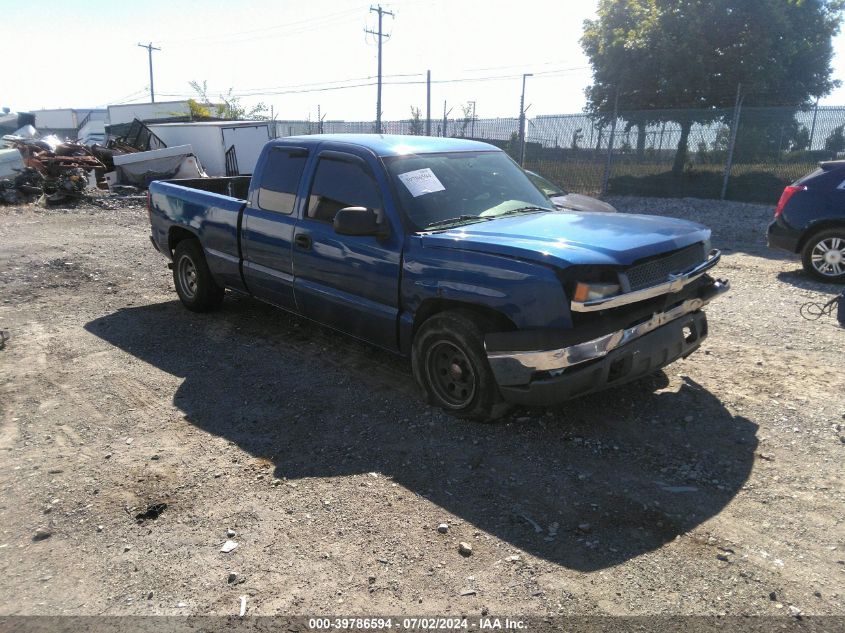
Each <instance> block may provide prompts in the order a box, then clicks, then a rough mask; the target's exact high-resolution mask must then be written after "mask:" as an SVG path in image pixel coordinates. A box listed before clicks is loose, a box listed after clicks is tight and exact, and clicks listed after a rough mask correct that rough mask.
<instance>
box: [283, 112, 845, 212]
mask: <svg viewBox="0 0 845 633" xmlns="http://www.w3.org/2000/svg"><path fill="white" fill-rule="evenodd" d="M425 126H426V121H425V119H422V120H401V121H383V122H382V129H383V132H384V133H385V134H424V133H425ZM374 129H375V124H374V123H373V122H372V121H323V122H322V123H317V122H312V121H277V122H276V132H277V135H278V136H293V135H303V134H318V133H326V134H329V133H347V134H362V133H372V132H373V131H374ZM843 129H845V107H838V106H837V107H833V106H824V107H815V108H809V109H798V108H793V107H781V106H779V107H742V106H741V105H740V106H739V107H738V108H726V109H706V110H648V111H636V112H619V113H618V116H617V117H616V120H615V121H614V120H613V117H612V116H608V117H605V118H602V117H597V116H590V115H588V114H562V115H544V116H537V117H534V118H530V119H527V120H526V130H525V168H526V169H531V170H533V171H536V172H538V173H540V174H542V175H543V176H545V177H546V178H548V179H549V180H552V181H553V182H555V183H557V184H558V185H560V186H561V187H562V188H563V189H565V190H567V191H577V192H579V193H585V194H589V195H634V196H662V197H687V196H689V197H697V198H720V197H724V198H727V199H730V200H744V201H754V202H764V203H772V204H774V203H775V202H776V201H777V199H778V197H779V196H780V193H781V191H782V190H783V188H784V187H785V186H786V185H788V184H790V183H791V182H793V181H795V180H796V179H797V178H799V177H801V176H803V175H804V174H806V173H807V172H809V171H812V170H813V169H815V168H816V167H817V165H818V163H819V162H820V161H825V160H834V159H836V158H838V157H840V156H842V155H843V153H845V133H843ZM431 134H432V135H433V136H451V137H463V138H471V139H476V140H480V141H485V142H487V143H491V144H493V145H496V146H497V147H500V148H502V149H504V150H505V151H507V152H508V153H509V154H510V155H511V156H512V157H513V158H514V159H516V160H519V156H520V149H521V147H520V141H519V119H518V118H516V117H514V118H497V119H471V118H463V119H445V118H441V119H432V121H431ZM684 137H686V143H685V145H686V151H683V150H681V151H679V149H678V148H679V145H680V146H681V147H683V145H684V143H681V141H682V140H683V139H684Z"/></svg>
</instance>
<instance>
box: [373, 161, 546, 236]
mask: <svg viewBox="0 0 845 633" xmlns="http://www.w3.org/2000/svg"><path fill="white" fill-rule="evenodd" d="M385 165H386V166H387V171H388V172H389V174H390V177H391V179H392V180H393V182H394V184H395V187H396V191H397V192H398V194H399V201H400V203H401V205H402V209H403V210H404V212H405V215H406V216H407V218H408V220H410V223H411V224H412V225H413V226H414V228H415V229H416V230H423V229H426V228H434V227H436V228H444V227H446V226H449V225H456V224H469V223H472V222H483V221H485V220H489V219H493V218H494V217H496V216H499V215H504V214H510V213H521V212H536V211H553V210H554V207H553V205H552V204H551V202H550V201H549V200H548V198H546V197H545V196H544V195H543V194H542V193H541V192H540V191H539V190H538V189H537V187H535V186H534V185H533V184H531V181H530V180H528V176H526V175H525V172H523V171H522V169H520V168H519V167H518V166H517V164H516V163H514V162H513V161H512V160H511V159H510V158H509V157H508V155H507V154H505V153H504V152H496V151H492V152H451V153H443V154H413V155H410V156H395V157H389V158H385Z"/></svg>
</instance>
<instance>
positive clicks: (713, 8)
mask: <svg viewBox="0 0 845 633" xmlns="http://www.w3.org/2000/svg"><path fill="white" fill-rule="evenodd" d="M843 4H845V3H844V2H843V0H753V1H751V0H746V1H738V0H708V1H707V2H703V1H692V0H600V1H599V7H598V17H597V18H596V19H595V20H587V21H586V22H585V24H584V34H583V36H582V38H581V45H582V47H583V49H584V52H585V53H586V54H587V56H588V57H589V58H590V63H591V64H592V67H593V84H592V85H591V86H590V87H589V88H587V91H586V94H587V100H588V106H587V110H588V111H589V112H590V113H591V114H593V115H594V116H595V117H597V118H598V119H599V120H602V121H604V122H605V123H607V122H609V120H610V117H611V113H612V112H613V109H614V102H615V101H616V100H617V99H618V109H619V111H620V113H621V116H622V117H623V118H625V119H626V120H627V121H628V124H629V126H630V125H635V126H637V127H638V128H639V130H638V131H639V132H640V134H638V146H639V145H640V143H639V139H644V135H643V134H642V131H643V128H644V126H645V125H646V124H649V123H656V122H659V121H674V122H676V123H678V124H679V125H680V127H681V134H680V139H679V141H678V146H677V151H676V153H675V161H674V165H673V169H672V170H673V172H674V173H676V174H680V173H681V172H682V171H683V168H684V165H685V163H686V162H687V152H688V150H687V147H688V143H689V135H690V131H691V129H692V126H693V125H694V124H695V123H710V122H712V121H715V120H719V119H722V120H727V119H729V117H730V112H731V109H732V108H733V105H734V99H735V95H736V90H737V85H738V84H742V93H743V94H744V95H745V96H744V101H743V103H744V105H746V106H754V105H788V106H791V107H793V108H800V107H806V106H807V105H809V101H810V99H811V98H812V97H818V96H823V95H826V94H828V93H829V92H830V91H831V89H832V88H834V87H835V86H836V85H837V82H835V81H834V80H833V79H832V78H831V74H832V68H831V59H832V57H833V47H832V44H831V39H832V37H833V36H834V35H836V34H837V33H838V32H839V26H840V22H841V19H842V8H843ZM638 149H640V148H639V147H638Z"/></svg>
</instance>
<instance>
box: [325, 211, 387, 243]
mask: <svg viewBox="0 0 845 633" xmlns="http://www.w3.org/2000/svg"><path fill="white" fill-rule="evenodd" d="M334 232H335V233H337V234H338V235H375V236H378V237H384V236H385V235H386V234H387V224H384V223H382V224H379V222H378V216H377V215H376V213H375V211H373V210H372V209H367V208H366V207H344V208H343V209H341V210H340V211H338V212H337V213H336V214H335V216H334Z"/></svg>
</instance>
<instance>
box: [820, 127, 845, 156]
mask: <svg viewBox="0 0 845 633" xmlns="http://www.w3.org/2000/svg"><path fill="white" fill-rule="evenodd" d="M843 130H845V126H842V125H838V126H836V127H835V128H833V132H831V133H830V134H829V135H828V137H827V138H826V139H825V140H824V148H825V149H826V150H827V151H828V152H830V153H831V154H832V155H833V158H836V155H837V154H838V153H839V152H842V151H845V132H843Z"/></svg>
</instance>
